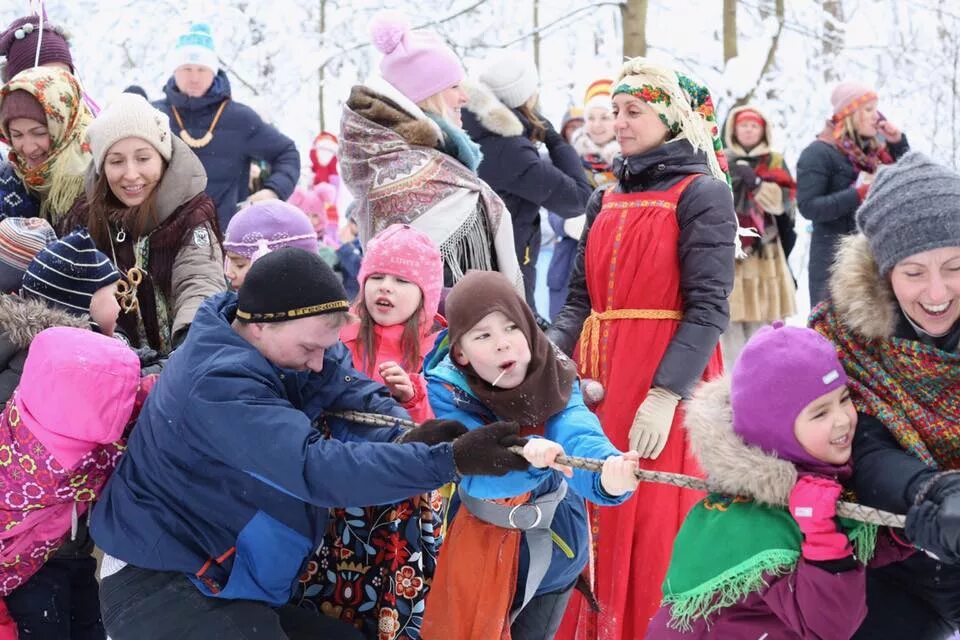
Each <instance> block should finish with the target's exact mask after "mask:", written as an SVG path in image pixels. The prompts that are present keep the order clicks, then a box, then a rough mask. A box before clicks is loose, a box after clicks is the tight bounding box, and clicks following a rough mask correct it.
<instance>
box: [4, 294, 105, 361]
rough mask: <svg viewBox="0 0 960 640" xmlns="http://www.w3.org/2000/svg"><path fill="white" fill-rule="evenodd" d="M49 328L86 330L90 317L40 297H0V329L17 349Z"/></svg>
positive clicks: (88, 326) (24, 347) (25, 346)
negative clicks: (51, 303) (56, 307)
mask: <svg viewBox="0 0 960 640" xmlns="http://www.w3.org/2000/svg"><path fill="white" fill-rule="evenodd" d="M51 327H76V328H78V329H89V328H90V319H89V318H86V317H82V318H81V317H77V316H75V315H71V314H69V313H67V312H66V311H63V310H62V309H55V308H53V307H50V306H48V305H46V304H44V303H43V302H41V301H40V300H31V299H28V298H21V297H19V296H15V295H2V296H0V332H3V333H4V334H6V338H7V340H9V341H10V343H11V344H13V345H14V346H15V347H17V348H18V349H26V348H27V347H29V346H30V343H31V342H33V339H34V338H35V337H36V336H37V334H38V333H40V332H41V331H43V330H44V329H49V328H51Z"/></svg>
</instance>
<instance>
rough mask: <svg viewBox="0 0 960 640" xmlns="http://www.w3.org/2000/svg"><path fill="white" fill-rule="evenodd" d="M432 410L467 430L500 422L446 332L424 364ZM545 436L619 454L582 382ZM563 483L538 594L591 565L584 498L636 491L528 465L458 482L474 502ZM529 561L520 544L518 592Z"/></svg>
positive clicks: (603, 501)
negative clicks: (612, 490) (455, 357)
mask: <svg viewBox="0 0 960 640" xmlns="http://www.w3.org/2000/svg"><path fill="white" fill-rule="evenodd" d="M423 371H424V375H425V376H426V378H427V394H428V396H429V398H430V406H431V407H432V408H433V412H434V414H436V416H437V418H438V419H445V420H459V421H460V422H462V423H463V424H464V425H465V426H466V427H467V428H468V429H476V428H477V427H479V426H482V425H484V424H488V423H490V422H496V421H497V420H501V419H503V418H501V417H498V416H496V415H495V414H494V413H493V412H492V411H490V410H489V409H487V407H486V406H484V405H483V404H482V403H481V402H480V400H479V399H478V398H477V397H476V396H475V395H473V393H472V392H471V391H470V387H469V386H468V384H467V379H466V377H465V376H464V374H463V372H462V371H461V370H460V369H459V368H458V367H457V366H456V365H455V364H454V363H453V361H452V360H451V359H450V348H449V340H448V339H447V335H446V332H444V333H443V334H441V336H439V337H438V339H437V346H436V347H435V348H434V350H433V351H432V352H431V353H430V354H429V355H428V356H427V359H426V364H425V366H424V369H423ZM544 437H545V438H547V439H548V440H553V441H554V442H556V443H558V444H560V445H561V446H562V447H563V450H564V452H565V453H566V454H567V455H572V456H581V457H585V458H599V459H601V460H605V459H606V458H609V457H610V456H616V455H620V451H618V450H617V449H616V447H614V446H613V445H612V444H611V443H610V440H609V439H608V438H607V436H606V435H605V434H604V433H603V429H602V428H601V427H600V421H599V420H597V417H596V416H595V415H594V414H593V413H591V411H590V410H589V409H587V407H586V405H584V404H583V397H582V396H581V395H580V383H579V381H577V380H574V381H573V391H572V393H571V394H570V400H569V402H568V403H567V407H566V409H564V410H563V411H561V412H560V413H557V414H555V415H554V416H552V417H551V418H549V419H548V420H547V422H546V424H545V425H544ZM561 482H569V483H570V489H572V491H568V492H567V496H566V498H564V500H563V502H562V503H561V504H560V506H559V507H558V508H557V511H556V514H555V515H554V519H553V524H552V525H551V527H550V529H551V531H552V532H553V534H554V535H553V539H554V545H553V557H552V559H551V561H550V568H549V569H548V570H547V574H546V575H545V576H544V578H543V582H541V583H540V586H539V587H538V588H537V591H536V595H543V594H546V593H553V592H556V591H561V590H563V589H567V588H569V587H570V586H572V585H573V583H574V582H575V581H576V579H577V576H578V575H579V574H580V572H581V571H582V570H583V568H584V567H585V566H586V564H587V559H588V554H589V549H588V547H589V536H588V531H587V514H586V505H585V504H584V498H586V499H587V500H589V501H590V502H593V503H594V504H599V505H617V504H620V503H622V502H624V501H625V500H627V499H628V498H629V497H630V496H631V495H633V494H632V493H626V494H624V495H622V496H617V497H613V496H610V495H608V494H607V493H606V492H605V491H604V490H603V488H602V487H601V485H600V474H599V473H591V472H589V471H584V470H580V469H574V471H573V477H572V478H570V479H569V480H567V479H565V478H564V477H563V475H562V474H560V472H559V471H555V470H553V469H537V468H534V467H528V468H527V470H525V471H511V472H509V473H507V474H506V475H505V476H501V477H494V476H471V477H468V478H464V479H463V480H461V481H460V488H461V490H463V491H465V492H466V493H467V494H468V495H470V496H472V497H474V498H486V499H493V498H509V497H513V496H518V495H520V494H522V493H526V492H527V491H530V492H531V497H532V498H537V497H539V496H542V495H544V494H546V493H549V492H551V491H554V490H556V489H557V487H558V486H559V485H560V483H561ZM529 563H530V557H529V552H528V550H527V546H526V544H525V541H524V544H521V545H520V567H519V572H518V575H519V576H520V584H519V587H518V589H517V594H518V595H522V594H523V590H524V584H525V579H526V575H527V568H528V566H529Z"/></svg>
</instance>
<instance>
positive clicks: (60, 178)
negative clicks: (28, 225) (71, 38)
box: [0, 67, 93, 235]
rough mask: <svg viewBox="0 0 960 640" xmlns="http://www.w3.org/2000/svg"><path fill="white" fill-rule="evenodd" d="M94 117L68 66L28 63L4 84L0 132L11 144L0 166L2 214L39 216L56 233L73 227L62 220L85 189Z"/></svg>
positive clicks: (0, 95)
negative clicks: (88, 132)
mask: <svg viewBox="0 0 960 640" xmlns="http://www.w3.org/2000/svg"><path fill="white" fill-rule="evenodd" d="M92 121H93V114H91V113H90V110H89V109H88V108H87V106H86V105H85V104H84V102H83V92H82V91H81V90H80V85H79V84H77V81H76V79H74V77H73V76H72V75H70V73H68V72H67V71H66V70H64V69H59V68H55V67H34V68H32V69H26V70H24V71H21V72H20V73H18V74H17V75H16V76H14V77H13V78H11V79H10V81H9V82H7V83H6V84H4V85H3V87H2V88H0V134H2V137H3V141H4V142H6V143H7V144H9V146H10V154H9V156H8V159H9V164H4V165H3V166H0V214H3V215H6V216H19V217H30V216H40V217H42V218H45V219H46V220H48V221H49V222H50V223H51V224H52V225H53V227H54V228H55V229H56V230H57V232H58V235H62V234H63V232H64V231H69V229H64V228H62V224H61V222H62V221H63V219H64V217H65V216H66V214H67V213H68V212H69V211H70V209H71V207H73V204H74V202H75V201H76V200H77V198H78V197H79V196H80V195H81V194H82V193H83V177H84V173H85V172H86V169H87V166H88V165H89V164H90V160H91V155H90V151H89V149H88V148H87V147H86V145H85V144H84V142H83V140H84V136H85V134H86V130H87V126H88V125H89V124H90V123H91V122H92Z"/></svg>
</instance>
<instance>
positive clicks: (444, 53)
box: [370, 11, 464, 102]
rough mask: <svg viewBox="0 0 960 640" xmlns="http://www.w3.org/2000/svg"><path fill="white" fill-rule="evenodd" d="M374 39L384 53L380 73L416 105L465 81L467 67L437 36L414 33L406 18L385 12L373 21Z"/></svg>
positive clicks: (371, 33)
mask: <svg viewBox="0 0 960 640" xmlns="http://www.w3.org/2000/svg"><path fill="white" fill-rule="evenodd" d="M370 37H371V40H372V42H373V46H375V47H376V48H377V49H378V50H379V51H380V52H381V53H383V60H381V61H380V73H381V74H382V75H383V79H384V80H386V81H387V82H389V83H390V84H391V85H393V86H394V87H396V89H397V90H398V91H400V93H402V94H403V95H405V96H406V97H407V98H409V99H410V100H411V101H413V102H420V101H422V100H426V99H427V98H429V97H430V96H432V95H435V94H438V93H440V92H441V91H443V90H444V89H449V88H450V87H452V86H454V85H457V84H459V83H460V82H462V81H463V77H464V74H463V65H461V64H460V59H459V58H457V54H455V53H454V52H453V51H452V50H451V49H450V47H448V46H447V45H446V44H444V42H443V40H441V39H440V37H439V36H438V35H436V34H435V33H430V32H427V31H411V30H410V24H409V23H408V22H407V21H406V19H404V17H403V16H402V15H400V14H398V13H396V12H393V11H382V12H380V13H378V14H377V15H376V16H374V18H373V22H372V24H371V26H370Z"/></svg>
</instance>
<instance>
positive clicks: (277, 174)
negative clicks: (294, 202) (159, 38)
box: [153, 71, 300, 231]
mask: <svg viewBox="0 0 960 640" xmlns="http://www.w3.org/2000/svg"><path fill="white" fill-rule="evenodd" d="M163 92H164V93H165V94H166V96H167V97H166V99H164V100H158V101H157V102H154V103H153V105H154V106H155V107H156V108H157V109H160V110H161V111H163V112H164V113H165V114H167V115H168V116H169V117H170V128H171V130H172V131H173V134H174V135H180V125H178V124H177V120H176V118H174V117H173V110H172V109H171V106H173V107H176V108H177V112H178V113H179V114H180V117H181V118H182V119H183V125H184V127H186V129H187V131H188V132H190V135H192V136H193V137H194V138H200V137H202V136H203V135H204V134H205V133H206V132H207V130H208V129H209V128H210V124H211V123H212V122H213V118H214V116H215V115H216V113H217V109H219V108H220V103H222V102H223V101H224V100H226V99H229V98H230V97H231V94H230V81H229V80H228V79H227V75H226V74H225V73H224V72H223V71H220V72H219V73H217V76H216V78H214V80H213V84H212V85H211V86H210V88H209V89H208V90H207V93H206V94H205V95H203V96H202V97H200V98H190V97H188V96H187V95H186V94H183V93H180V90H179V89H178V88H177V83H176V81H175V80H174V79H173V77H171V78H170V79H169V80H167V84H166V86H165V87H164V88H163ZM193 152H194V153H196V154H197V157H198V158H200V162H202V163H203V168H204V169H205V170H206V172H207V189H206V191H207V194H208V195H209V196H210V197H211V198H213V201H214V202H215V203H217V219H218V220H219V222H220V229H221V230H223V231H225V230H226V228H227V223H228V222H230V218H232V217H233V214H235V213H236V212H237V203H238V202H240V201H242V200H245V199H246V198H247V196H248V195H249V186H248V185H249V183H250V163H251V162H253V161H259V160H263V161H265V162H267V163H269V164H270V175H269V177H268V178H267V179H266V180H265V181H264V183H263V186H264V188H265V189H273V191H275V192H276V194H277V196H279V198H280V199H281V200H286V199H287V198H289V197H290V195H291V194H292V193H293V189H294V187H296V186H297V180H298V179H299V178H300V154H299V152H298V151H297V147H296V145H295V144H294V143H293V140H291V139H290V138H288V137H287V136H285V135H283V134H282V133H280V132H279V131H278V130H277V129H276V128H275V127H273V126H271V125H269V124H267V123H266V122H264V121H263V120H262V119H261V118H260V116H258V115H257V113H256V112H255V111H254V110H253V109H251V108H250V107H248V106H246V105H244V104H240V103H239V102H236V101H234V100H230V102H228V103H227V106H226V108H224V110H223V114H222V115H221V116H220V120H219V122H217V126H216V128H214V130H213V140H211V141H210V144H208V145H207V146H205V147H199V148H196V149H193Z"/></svg>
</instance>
